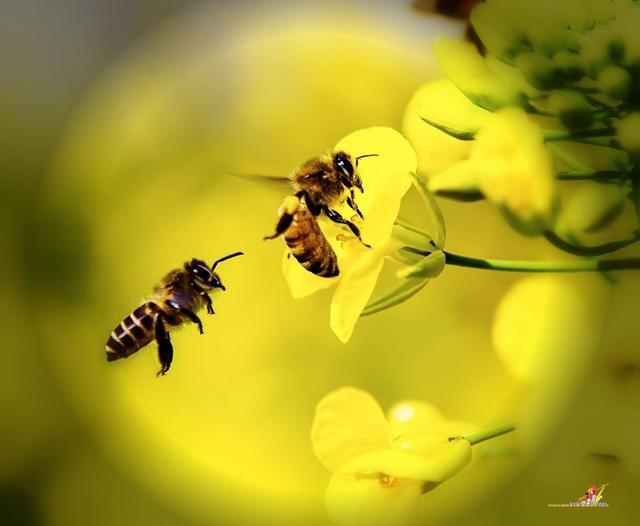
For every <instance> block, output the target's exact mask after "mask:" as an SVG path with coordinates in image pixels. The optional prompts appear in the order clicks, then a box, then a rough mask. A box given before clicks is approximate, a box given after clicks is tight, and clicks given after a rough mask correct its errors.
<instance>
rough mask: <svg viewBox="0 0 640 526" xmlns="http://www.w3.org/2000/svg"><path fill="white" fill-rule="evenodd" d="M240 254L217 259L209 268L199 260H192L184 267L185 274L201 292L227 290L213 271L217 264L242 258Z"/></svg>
mask: <svg viewBox="0 0 640 526" xmlns="http://www.w3.org/2000/svg"><path fill="white" fill-rule="evenodd" d="M242 255H243V253H242V252H234V253H233V254H229V255H228V256H224V257H222V258H220V259H217V260H216V261H214V262H213V265H211V268H209V267H208V266H207V264H206V263H205V262H204V261H202V260H201V259H195V258H194V259H192V260H191V261H190V262H189V263H187V264H186V265H185V268H186V270H187V272H189V275H190V276H191V279H193V282H194V283H196V284H197V285H198V286H199V287H200V288H201V289H203V290H211V289H222V290H227V289H226V288H225V286H224V285H223V284H222V280H221V279H220V276H219V275H218V273H217V272H216V271H215V269H216V267H217V266H218V264H219V263H222V262H223V261H226V260H227V259H231V258H235V257H236V256H242Z"/></svg>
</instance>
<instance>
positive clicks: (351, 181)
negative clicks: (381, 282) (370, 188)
mask: <svg viewBox="0 0 640 526" xmlns="http://www.w3.org/2000/svg"><path fill="white" fill-rule="evenodd" d="M377 156H378V154H377V153H367V154H365V155H359V156H358V157H356V162H355V167H354V164H353V162H352V160H351V156H350V155H349V154H348V153H345V152H336V153H334V154H333V164H334V166H335V168H336V171H337V172H338V178H339V179H340V182H341V183H342V184H343V185H344V186H345V187H346V188H347V189H350V188H353V187H354V186H355V187H356V188H357V189H358V190H360V192H363V193H364V188H363V187H362V179H360V176H359V175H358V173H357V172H356V170H355V169H356V168H357V167H358V162H359V161H360V159H363V158H364V157H377Z"/></svg>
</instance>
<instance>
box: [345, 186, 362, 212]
mask: <svg viewBox="0 0 640 526" xmlns="http://www.w3.org/2000/svg"><path fill="white" fill-rule="evenodd" d="M347 204H348V205H349V208H351V210H353V211H354V212H355V213H356V214H358V215H359V216H360V219H364V216H363V215H362V212H360V209H359V208H358V205H357V204H356V201H355V197H354V195H353V189H352V190H351V197H347Z"/></svg>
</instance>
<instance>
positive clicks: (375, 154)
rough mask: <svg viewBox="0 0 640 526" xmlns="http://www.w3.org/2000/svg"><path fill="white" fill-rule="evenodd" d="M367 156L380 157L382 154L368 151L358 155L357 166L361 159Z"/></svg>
mask: <svg viewBox="0 0 640 526" xmlns="http://www.w3.org/2000/svg"><path fill="white" fill-rule="evenodd" d="M365 157H380V155H379V154H377V153H366V154H364V155H358V157H356V166H358V162H359V161H360V159H364V158H365Z"/></svg>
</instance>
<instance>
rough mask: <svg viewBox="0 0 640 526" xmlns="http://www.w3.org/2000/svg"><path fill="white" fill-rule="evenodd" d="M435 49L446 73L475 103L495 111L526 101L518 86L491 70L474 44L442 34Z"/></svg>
mask: <svg viewBox="0 0 640 526" xmlns="http://www.w3.org/2000/svg"><path fill="white" fill-rule="evenodd" d="M433 51H434V53H435V55H436V58H437V59H438V63H439V64H440V66H441V67H442V69H443V70H444V72H445V74H446V75H447V77H448V78H449V79H451V81H452V82H453V83H454V84H455V85H456V86H457V87H458V89H460V91H462V92H463V93H464V94H465V95H466V96H467V97H468V98H469V100H470V101H471V102H473V103H474V104H476V105H478V106H480V107H482V108H486V109H488V110H491V111H493V110H496V109H498V108H502V107H504V106H510V105H518V104H522V103H523V102H524V101H525V97H524V94H523V93H522V92H521V91H520V90H519V89H518V88H517V86H515V85H513V84H511V83H510V82H507V81H506V80H505V79H501V78H500V77H498V76H497V75H496V74H495V73H494V72H493V71H492V70H491V68H490V67H489V66H488V64H487V62H486V60H485V59H484V57H482V56H481V55H480V54H479V53H478V51H477V50H476V48H475V47H474V46H473V44H470V43H468V42H461V41H459V40H453V39H451V38H441V39H439V40H437V41H436V42H435V43H434V45H433Z"/></svg>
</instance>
